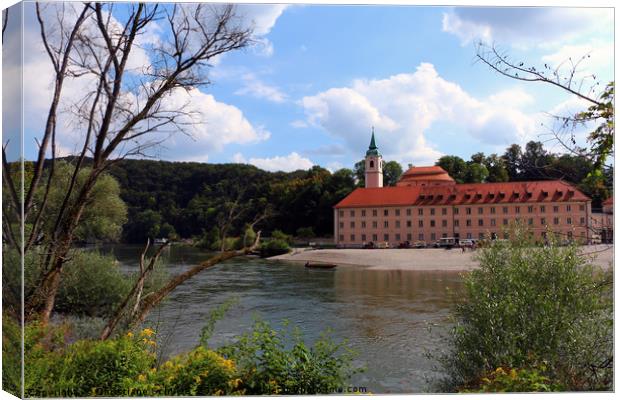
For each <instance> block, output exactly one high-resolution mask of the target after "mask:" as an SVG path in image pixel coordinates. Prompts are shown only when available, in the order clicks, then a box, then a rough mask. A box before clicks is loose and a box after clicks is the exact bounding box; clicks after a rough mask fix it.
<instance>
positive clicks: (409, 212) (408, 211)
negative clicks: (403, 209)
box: [407, 208, 411, 216]
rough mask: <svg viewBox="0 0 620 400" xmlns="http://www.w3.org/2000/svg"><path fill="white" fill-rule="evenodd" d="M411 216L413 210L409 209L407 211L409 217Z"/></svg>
mask: <svg viewBox="0 0 620 400" xmlns="http://www.w3.org/2000/svg"><path fill="white" fill-rule="evenodd" d="M410 215H411V208H408V209H407V216H410Z"/></svg>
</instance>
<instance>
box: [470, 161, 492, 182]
mask: <svg viewBox="0 0 620 400" xmlns="http://www.w3.org/2000/svg"><path fill="white" fill-rule="evenodd" d="M487 176H489V171H487V167H485V166H484V165H482V164H478V163H475V162H468V163H467V172H466V174H465V183H482V182H484V181H485V180H486V179H487Z"/></svg>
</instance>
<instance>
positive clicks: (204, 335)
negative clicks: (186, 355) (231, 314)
mask: <svg viewBox="0 0 620 400" xmlns="http://www.w3.org/2000/svg"><path fill="white" fill-rule="evenodd" d="M237 303H239V299H238V298H232V299H229V300H227V301H225V302H224V303H222V304H221V305H219V306H218V307H216V308H215V309H213V310H211V312H210V313H209V316H208V317H207V322H206V324H205V326H203V327H202V330H201V331H200V345H201V346H203V347H208V345H209V339H211V336H212V335H213V331H214V330H215V324H216V323H217V322H218V321H219V320H221V319H222V318H223V317H224V316H225V315H226V313H227V312H228V310H229V309H230V308H231V307H232V306H234V305H236V304H237Z"/></svg>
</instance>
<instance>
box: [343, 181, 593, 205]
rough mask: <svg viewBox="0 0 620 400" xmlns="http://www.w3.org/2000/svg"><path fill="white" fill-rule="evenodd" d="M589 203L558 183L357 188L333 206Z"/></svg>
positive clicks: (586, 197) (583, 195) (568, 186)
mask: <svg viewBox="0 0 620 400" xmlns="http://www.w3.org/2000/svg"><path fill="white" fill-rule="evenodd" d="M588 200H590V198H589V197H588V196H586V195H585V194H583V193H582V192H581V191H579V190H578V189H577V188H575V187H574V186H572V185H570V184H568V183H566V182H564V181H559V180H558V181H532V182H501V183H464V184H455V185H448V186H389V187H383V188H358V189H355V190H354V191H353V192H351V193H350V194H349V195H348V196H347V197H345V198H344V199H342V200H341V201H340V202H339V203H338V204H336V205H335V206H334V207H335V208H346V207H388V206H429V205H437V206H442V205H443V206H445V205H469V204H471V205H483V204H509V203H551V202H565V201H588Z"/></svg>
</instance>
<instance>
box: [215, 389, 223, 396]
mask: <svg viewBox="0 0 620 400" xmlns="http://www.w3.org/2000/svg"><path fill="white" fill-rule="evenodd" d="M222 394H224V392H222V389H218V390H216V391H215V393H213V395H214V396H221V395H222Z"/></svg>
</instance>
